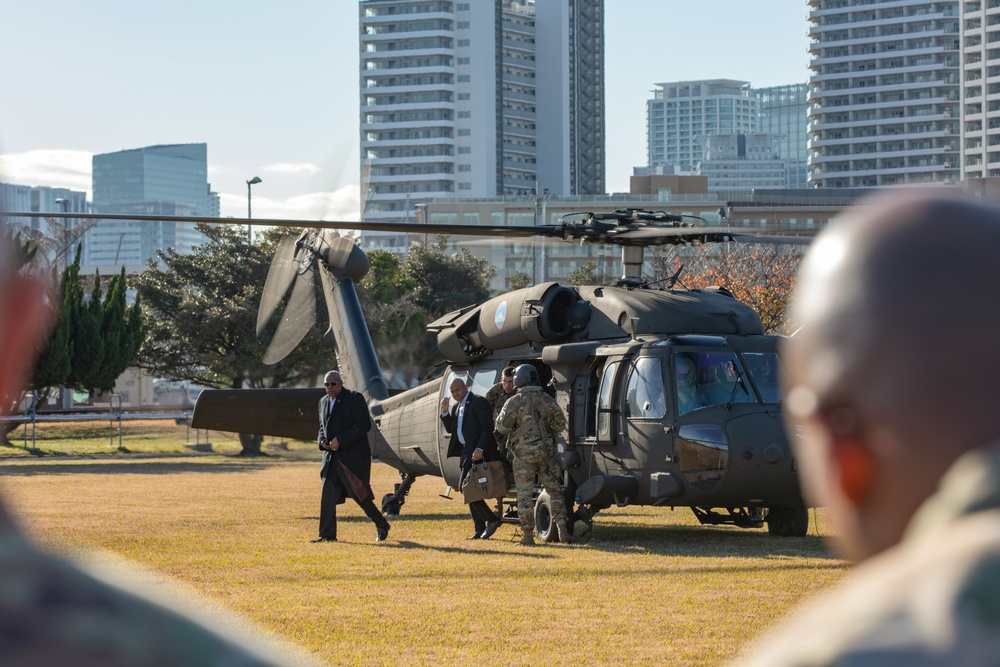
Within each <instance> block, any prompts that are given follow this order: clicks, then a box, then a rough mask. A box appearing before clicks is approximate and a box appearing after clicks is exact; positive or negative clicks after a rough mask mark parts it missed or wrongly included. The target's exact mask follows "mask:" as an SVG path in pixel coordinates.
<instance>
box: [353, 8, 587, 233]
mask: <svg viewBox="0 0 1000 667" xmlns="http://www.w3.org/2000/svg"><path fill="white" fill-rule="evenodd" d="M603 6H604V4H603V0H559V1H555V0H547V2H546V3H545V4H544V7H543V8H541V9H539V12H538V13H536V3H534V2H511V1H510V0H493V1H492V2H488V1H486V0H480V1H478V2H473V1H470V2H451V1H450V0H361V1H360V3H359V11H360V25H361V42H360V48H361V59H360V60H361V80H360V85H361V110H360V112H361V113H360V121H361V163H362V165H361V169H362V174H361V177H362V183H363V184H364V185H365V186H366V187H365V189H366V190H367V192H366V193H364V196H363V199H364V206H365V209H364V211H363V215H364V218H365V219H369V220H414V221H416V218H417V217H418V216H417V211H418V210H419V207H418V204H420V203H421V202H424V201H427V200H429V199H431V198H434V197H449V196H458V197H462V196H498V195H514V196H517V195H525V196H528V195H534V194H535V190H536V186H539V187H541V188H545V189H549V190H550V192H552V193H560V194H571V193H572V194H583V193H586V194H591V193H596V192H601V193H603V190H604V153H603V151H604V125H603V123H604V121H603V85H604V83H603V82H604V78H603V76H604V75H603V38H601V39H598V38H596V37H595V35H603ZM543 38H544V39H543ZM539 42H542V43H543V44H544V46H542V47H539V45H538V44H539ZM595 114H597V115H599V116H600V118H599V119H596V120H595V118H594V117H593V116H594V115H595ZM543 129H544V131H543Z"/></svg>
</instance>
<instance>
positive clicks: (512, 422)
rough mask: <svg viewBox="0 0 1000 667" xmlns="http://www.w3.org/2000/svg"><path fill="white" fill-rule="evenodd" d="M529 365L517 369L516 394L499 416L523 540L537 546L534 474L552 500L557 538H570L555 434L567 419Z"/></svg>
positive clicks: (515, 375)
mask: <svg viewBox="0 0 1000 667" xmlns="http://www.w3.org/2000/svg"><path fill="white" fill-rule="evenodd" d="M540 384H541V383H540V381H539V379H538V371H537V370H536V369H535V367H534V366H532V365H531V364H521V365H520V366H518V367H517V368H516V369H515V370H514V386H515V387H517V390H518V391H517V395H515V396H513V397H512V398H511V399H510V400H508V401H507V402H506V403H505V404H504V406H503V409H502V410H501V411H500V416H499V417H498V418H497V431H498V432H500V433H502V434H509V435H508V436H507V449H508V451H509V452H511V453H512V454H513V457H514V458H513V467H514V483H515V484H516V485H517V514H518V517H519V518H520V520H521V531H522V533H523V537H522V539H521V544H524V545H533V544H534V543H535V540H534V532H535V514H534V507H533V503H532V491H533V487H534V479H535V475H537V476H538V480H539V482H541V484H542V488H544V489H545V491H546V492H547V493H548V494H549V498H550V499H551V502H552V521H553V522H554V523H555V525H556V529H557V531H558V533H559V541H560V542H563V543H567V542H569V539H570V535H569V528H568V527H567V525H566V502H565V500H564V499H563V494H562V489H561V488H560V485H559V467H558V466H557V465H556V442H555V437H556V434H557V433H561V432H562V431H563V429H565V428H566V417H565V416H564V415H563V412H562V409H561V408H560V407H559V405H558V404H556V402H555V400H554V399H553V398H552V397H551V396H549V395H548V394H546V393H545V392H544V391H543V390H542V388H541V386H539V385H540Z"/></svg>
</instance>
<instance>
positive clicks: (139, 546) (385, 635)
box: [0, 434, 845, 666]
mask: <svg viewBox="0 0 1000 667" xmlns="http://www.w3.org/2000/svg"><path fill="white" fill-rule="evenodd" d="M214 440H215V436H214V434H213V442H214ZM126 445H127V447H128V449H130V450H133V447H134V444H133V442H132V439H127V440H126ZM0 449H2V450H3V451H2V453H3V454H5V455H7V454H10V453H11V452H10V451H9V450H10V449H11V448H8V447H3V448H0ZM180 449H183V448H182V447H181V448H180ZM235 449H236V450H238V447H235ZM139 450H140V448H139V447H137V446H135V448H134V451H139ZM318 470H319V464H318V452H316V451H315V450H314V449H312V447H311V446H308V447H306V446H303V447H301V448H299V447H297V446H292V451H291V452H290V453H287V454H285V453H282V454H280V455H275V456H271V457H267V458H266V459H243V458H235V457H232V456H220V455H197V456H193V455H186V456H178V455H169V454H168V455H163V456H155V457H154V456H149V455H147V456H131V455H115V456H99V457H98V456H90V457H72V458H71V457H58V458H56V457H42V458H36V457H30V458H28V457H23V456H13V457H11V456H7V457H6V458H4V460H3V463H2V464H0V490H2V491H3V493H4V497H5V499H6V502H7V503H8V505H9V506H11V507H13V508H14V510H15V512H16V514H17V515H18V516H19V517H20V518H21V521H22V523H23V524H24V525H25V526H26V527H27V528H28V529H29V531H30V532H31V533H32V534H33V535H35V537H36V539H38V540H39V541H40V542H41V543H43V544H45V545H47V546H49V547H50V548H52V549H55V550H57V551H60V552H63V553H67V552H72V551H74V550H76V549H79V548H86V549H94V548H96V549H99V550H107V551H111V552H113V553H115V554H120V555H122V556H125V557H126V558H128V559H131V560H133V561H135V562H138V563H140V564H141V565H144V566H146V567H149V568H152V569H154V570H155V571H156V572H159V573H163V574H165V575H168V576H170V577H173V578H176V579H178V580H180V581H182V582H186V583H187V584H189V585H190V586H192V587H194V588H195V589H197V590H198V591H200V592H201V593H203V594H205V595H207V596H208V597H209V598H211V599H214V600H215V601H217V602H220V603H221V604H222V605H224V606H226V607H228V608H230V609H232V610H235V611H236V612H238V613H240V614H242V615H244V616H246V617H249V618H250V619H252V620H253V621H255V622H257V623H259V624H261V625H264V626H266V627H267V628H269V629H270V630H272V631H273V632H274V633H276V634H277V635H279V636H281V637H284V638H285V639H288V640H290V641H291V642H293V643H295V644H298V645H300V646H302V647H304V648H305V649H306V650H308V651H309V652H311V653H312V654H314V655H315V656H316V657H317V659H318V660H320V661H321V662H323V663H327V664H331V665H340V664H344V665H425V664H427V665H461V664H477V665H546V666H550V665H552V666H555V665H567V666H568V665H611V664H614V665H647V664H648V665H652V664H656V665H718V664H721V663H723V662H724V661H725V660H726V659H728V658H730V657H732V656H734V655H735V654H736V653H737V652H738V651H739V650H740V649H741V648H743V647H744V646H747V645H750V644H752V643H753V641H754V640H755V638H756V637H757V636H758V635H759V634H760V633H761V632H762V631H763V630H764V629H765V628H766V627H767V626H769V625H770V624H772V623H773V622H774V621H775V620H776V619H777V618H778V617H780V616H781V615H782V614H783V613H784V612H785V611H786V610H787V609H788V608H789V607H790V606H791V605H793V604H794V603H796V602H797V601H798V600H800V599H801V598H802V597H803V596H807V595H809V594H811V593H813V592H815V591H817V590H819V589H822V588H824V587H827V586H829V585H831V584H832V583H834V582H835V581H837V580H838V579H839V578H840V577H842V576H843V574H844V572H845V566H844V563H843V562H841V561H839V560H836V559H834V558H832V557H831V556H830V555H829V554H828V552H827V551H826V549H825V548H824V546H823V543H822V540H821V538H820V537H818V536H816V535H814V534H810V536H808V537H806V538H801V539H796V538H773V537H769V536H768V535H767V534H766V531H763V530H741V529H736V528H729V527H702V526H697V525H696V522H695V520H694V518H693V516H692V515H691V513H690V512H689V511H688V510H677V511H676V512H670V511H669V510H662V509H657V510H654V509H651V508H624V509H613V510H609V511H607V512H605V513H602V514H600V515H599V516H598V519H597V523H596V526H595V535H594V538H593V540H592V541H591V542H590V543H589V544H587V545H570V546H559V545H555V546H539V547H536V548H534V549H529V548H524V547H521V546H520V545H517V544H514V543H513V542H511V539H512V537H513V535H514V528H513V527H512V526H508V525H504V526H503V527H502V528H501V529H500V530H499V531H498V533H497V535H496V536H495V537H494V538H493V539H492V540H489V541H485V542H480V541H473V542H470V541H466V540H465V539H464V538H465V537H467V536H468V535H469V534H470V533H471V528H472V521H471V519H470V518H469V517H468V514H467V512H466V507H465V505H463V504H461V501H460V500H444V499H442V498H439V497H438V493H439V492H440V491H442V489H443V483H442V481H441V480H440V479H436V478H434V479H432V478H423V479H420V480H418V481H417V483H416V484H415V485H414V487H413V489H412V491H411V493H410V496H409V497H408V499H407V502H406V505H405V506H404V507H403V511H402V514H401V516H400V517H399V518H398V519H396V520H394V522H393V527H392V531H391V533H390V536H389V540H388V542H387V543H385V544H381V545H375V544H373V540H374V537H375V529H374V526H373V525H372V524H371V523H370V522H369V521H368V519H367V518H366V517H365V516H364V515H363V514H362V513H361V511H360V509H359V508H358V507H357V506H356V505H355V504H353V503H352V502H350V501H349V502H348V503H347V504H346V505H343V506H342V509H341V512H340V514H341V522H340V530H339V533H340V535H339V536H340V540H341V541H340V542H338V543H323V544H311V543H309V539H311V538H312V537H314V536H315V535H316V531H317V520H318V502H319V491H320V486H319V485H320V480H319V475H318ZM396 481H398V475H397V473H396V472H395V471H394V470H392V469H391V468H388V467H387V466H384V465H375V466H373V478H372V486H373V487H374V489H375V493H376V496H377V497H381V495H382V494H383V493H386V492H388V491H390V490H391V487H392V484H393V483H394V482H396ZM456 495H457V494H456ZM819 516H820V526H819V527H820V532H823V530H824V529H825V530H829V525H828V522H825V521H824V519H823V514H822V513H820V515H819Z"/></svg>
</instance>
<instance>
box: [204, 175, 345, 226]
mask: <svg viewBox="0 0 1000 667" xmlns="http://www.w3.org/2000/svg"><path fill="white" fill-rule="evenodd" d="M360 190H361V189H360V187H359V186H358V184H357V183H354V184H351V185H345V186H344V187H342V188H338V189H337V190H335V191H334V192H312V193H309V194H305V195H296V196H294V197H288V198H286V199H272V198H268V197H262V196H260V195H258V194H257V193H256V192H255V193H254V197H253V217H254V218H275V219H281V220H350V221H354V220H357V219H358V217H359V216H358V212H359V201H360V199H359V198H360ZM219 198H220V203H221V208H222V215H224V216H233V217H240V218H242V217H246V205H247V200H246V197H243V196H240V195H232V194H226V193H220V194H219Z"/></svg>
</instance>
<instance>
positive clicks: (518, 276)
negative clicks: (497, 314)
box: [507, 271, 531, 292]
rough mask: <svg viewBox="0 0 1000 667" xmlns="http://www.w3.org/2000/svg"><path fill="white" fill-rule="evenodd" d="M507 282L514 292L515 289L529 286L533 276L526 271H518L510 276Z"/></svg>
mask: <svg viewBox="0 0 1000 667" xmlns="http://www.w3.org/2000/svg"><path fill="white" fill-rule="evenodd" d="M507 284H508V286H509V287H510V291H512V292H513V291H514V290H518V289H524V288H525V287H529V286H530V285H531V276H529V275H528V274H527V273H525V272H524V271H518V272H516V273H515V274H514V275H512V276H511V277H510V280H509V281H507Z"/></svg>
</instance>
